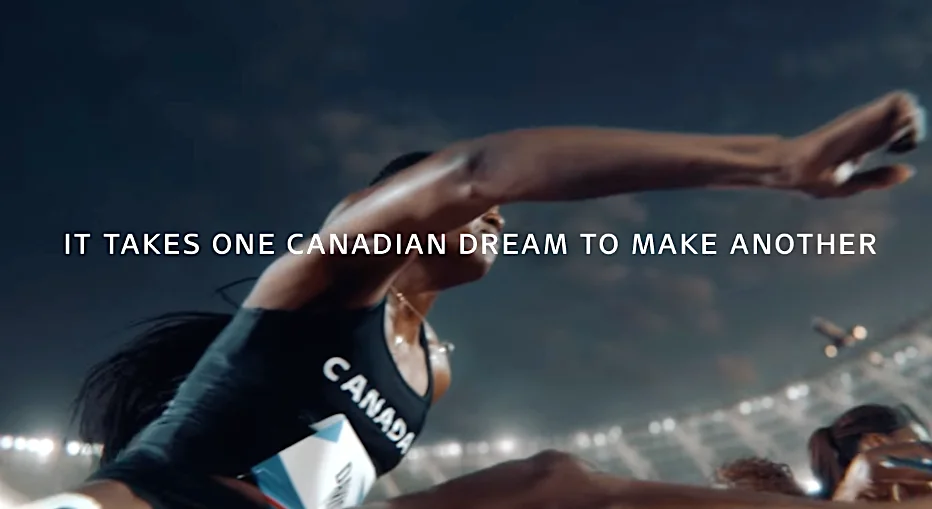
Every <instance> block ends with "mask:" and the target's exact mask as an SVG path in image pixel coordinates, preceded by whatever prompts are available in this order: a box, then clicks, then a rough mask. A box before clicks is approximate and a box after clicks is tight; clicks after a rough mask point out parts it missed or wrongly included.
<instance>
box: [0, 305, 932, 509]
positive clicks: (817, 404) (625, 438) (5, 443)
mask: <svg viewBox="0 0 932 509" xmlns="http://www.w3.org/2000/svg"><path fill="white" fill-rule="evenodd" d="M928 328H929V329H930V330H932V314H930V320H929V324H928ZM855 332H856V331H855ZM930 389H932V339H930V338H929V336H927V335H925V334H920V333H918V332H916V331H915V330H913V331H909V332H906V333H904V334H902V335H900V336H895V337H893V338H890V339H887V340H884V341H878V342H876V343H875V344H874V345H873V346H872V349H871V350H870V351H866V352H864V353H863V354H862V355H860V356H857V357H852V358H845V359H843V360H842V361H841V362H840V363H838V364H835V365H833V366H832V368H831V369H829V370H828V371H823V372H820V373H816V374H814V375H813V376H811V377H804V379H801V380H797V381H794V382H793V383H790V384H787V385H784V386H782V387H780V388H777V389H776V390H774V391H771V392H769V393H767V394H762V395H760V396H758V397H754V398H748V399H745V400H743V401H740V402H737V403H735V404H732V405H727V406H724V407H720V408H712V409H709V410H708V411H703V412H693V413H685V414H679V415H668V416H661V417H658V418H654V419H653V420H651V419H650V418H647V419H644V420H642V421H640V423H638V422H637V421H626V422H625V423H624V424H625V426H624V429H623V428H622V426H621V425H619V424H614V425H611V426H606V427H604V428H589V429H588V430H585V431H583V430H579V431H577V432H575V433H570V434H567V435H562V436H557V437H549V438H547V437H545V438H539V439H537V438H534V437H527V436H525V435H523V434H520V432H519V431H516V432H515V435H512V436H505V437H499V438H498V439H494V440H487V441H475V442H459V441H451V440H447V441H441V442H438V443H436V444H428V445H420V446H417V447H414V448H413V449H412V450H411V452H410V454H409V455H408V461H406V462H405V463H404V464H403V465H402V466H401V467H400V468H398V469H396V470H395V471H393V472H392V474H390V475H389V476H388V477H387V478H386V479H385V480H383V481H382V482H381V483H380V484H379V486H381V487H380V488H377V490H381V491H379V492H378V493H379V494H380V495H379V494H377V497H378V496H383V497H385V496H392V495H396V494H398V493H404V492H410V491H414V490H417V489H424V488H427V487H429V486H431V485H433V484H436V483H437V482H442V481H443V480H445V479H448V478H451V477H454V476H457V475H462V474H465V473H468V472H471V471H473V470H476V469H479V468H483V467H486V466H489V465H491V464H494V463H497V462H499V461H501V460H502V459H512V458H516V457H524V456H527V455H530V454H533V453H535V452H538V451H539V450H541V449H543V448H556V449H564V450H568V451H571V452H574V453H576V454H579V455H580V456H582V457H583V458H584V459H586V460H587V461H591V462H593V463H594V464H597V465H599V467H600V468H602V469H604V470H605V471H609V472H616V473H618V474H620V475H625V476H631V477H636V478H642V479H653V480H664V481H671V482H685V483H692V484H708V483H709V473H710V472H713V471H714V469H715V468H716V467H717V466H719V465H720V464H721V462H724V461H729V460H732V459H737V458H740V457H747V456H755V455H756V456H766V457H769V458H771V459H773V460H775V461H780V462H782V463H787V464H790V465H796V466H797V467H796V468H794V472H795V474H796V476H797V479H798V481H799V482H800V484H801V485H802V486H803V487H804V488H805V489H806V490H807V491H810V492H813V491H818V489H819V486H818V483H816V482H815V480H814V479H813V478H812V476H811V475H810V474H809V472H808V468H806V467H804V466H800V465H805V464H806V463H807V459H806V455H805V437H806V436H808V434H809V433H811V432H812V430H813V429H815V428H816V427H818V426H823V425H825V424H826V423H827V422H829V421H830V420H831V419H833V418H834V417H836V416H837V415H838V414H839V413H840V412H841V411H843V409H844V408H846V407H848V406H851V405H854V404H859V403H865V402H879V403H896V402H902V403H906V404H908V405H909V406H911V407H913V409H914V410H915V412H916V414H917V415H918V416H920V418H922V419H923V420H925V419H926V418H927V417H929V416H932V390H930ZM930 420H932V419H930ZM519 437H520V439H519ZM101 452H102V447H101V446H100V445H99V444H88V443H83V442H79V441H65V440H61V439H56V438H53V437H41V436H26V435H0V459H2V460H3V461H0V479H3V480H4V481H5V482H7V483H8V484H9V485H10V486H11V487H12V488H13V489H14V490H17V491H20V492H22V493H24V494H27V495H28V496H34V493H33V492H35V493H37V495H36V496H41V495H43V494H47V493H39V492H38V488H36V489H35V490H33V491H29V490H28V489H21V486H20V485H17V484H15V483H13V482H12V480H11V479H14V478H17V479H19V478H22V475H20V474H17V472H26V473H28V475H29V476H31V477H30V478H31V479H37V481H35V483H36V484H34V485H35V486H38V484H37V483H39V481H38V479H40V474H41V473H42V472H50V471H51V470H53V469H55V468H59V469H64V470H66V471H67V472H71V473H68V474H61V473H58V474H55V476H57V477H54V476H53V477H54V478H55V479H62V478H64V479H67V480H69V482H72V483H77V482H80V481H81V480H82V479H83V478H85V477H86V475H87V474H88V473H90V470H91V469H92V468H93V465H94V463H95V462H94V461H93V460H94V459H96V457H99V455H100V454H101ZM17 458H23V460H22V461H20V460H18V459H17ZM69 465H70V466H69ZM4 469H6V470H4ZM10 469H18V470H10ZM68 469H70V470H68ZM11 472H12V473H13V475H12V477H11V476H10V475H7V474H9V473H11ZM41 475H44V474H41ZM49 475H51V474H49ZM17 476H19V477H17ZM19 482H21V483H26V481H23V480H22V479H20V481H19ZM55 482H63V481H55ZM49 485H50V486H51V485H53V484H49ZM44 489H46V490H49V489H56V488H44ZM11 493H14V492H11ZM4 498H6V499H11V500H12V499H13V498H11V497H10V496H8V495H6V494H4V493H3V492H2V491H0V499H4ZM2 507H3V506H2V504H0V509H2Z"/></svg>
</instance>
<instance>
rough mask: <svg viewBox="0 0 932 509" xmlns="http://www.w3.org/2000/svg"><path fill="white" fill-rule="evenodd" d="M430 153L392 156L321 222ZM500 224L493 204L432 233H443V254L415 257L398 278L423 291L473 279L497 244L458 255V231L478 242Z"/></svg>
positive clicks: (491, 257) (483, 269) (488, 261)
mask: <svg viewBox="0 0 932 509" xmlns="http://www.w3.org/2000/svg"><path fill="white" fill-rule="evenodd" d="M433 155H434V154H433V153H432V152H411V153H408V154H404V155H402V156H400V157H397V158H395V159H394V160H392V161H391V162H390V163H388V164H387V165H386V166H385V167H384V168H383V169H382V171H380V172H379V174H378V175H376V176H375V178H374V179H372V181H371V182H370V183H369V187H368V188H366V189H364V190H362V191H360V192H358V193H354V194H352V195H350V196H348V197H347V198H346V199H344V200H343V201H341V202H340V203H339V204H337V206H336V207H334V208H333V210H332V211H331V212H330V215H329V216H328V218H327V220H326V221H325V224H326V223H327V222H329V221H330V220H331V219H332V218H334V217H336V216H337V215H338V214H339V213H340V212H343V211H345V210H346V209H347V208H349V207H350V206H352V205H353V204H354V203H356V202H358V201H359V200H360V199H362V198H363V197H365V196H367V195H369V194H370V193H371V192H372V191H373V190H375V189H377V188H378V187H380V186H381V185H382V184H384V183H386V182H388V181H390V180H391V179H393V178H394V177H395V176H396V175H398V174H399V173H401V172H403V171H406V170H408V169H409V168H412V167H413V166H415V165H417V164H419V163H421V162H424V161H426V160H428V159H430V158H431V157H432V156H433ZM504 226H505V220H504V219H503V218H502V215H501V212H500V210H499V207H498V206H494V207H490V208H489V209H488V210H487V211H485V212H484V213H483V214H481V215H480V216H479V217H476V218H474V219H473V220H472V221H470V222H468V223H466V224H464V225H462V226H460V227H459V228H456V229H455V230H452V231H449V232H435V233H437V234H441V233H443V234H446V235H445V238H446V247H447V251H446V255H444V256H439V255H424V256H418V257H417V259H415V260H413V261H412V262H411V263H410V264H408V265H407V266H406V267H405V269H404V273H403V275H402V276H401V277H409V278H416V280H417V281H418V283H419V284H418V287H420V288H424V289H425V290H427V291H437V290H443V289H446V288H450V287H453V286H457V285H461V284H464V283H470V282H472V281H475V280H477V279H479V278H481V277H482V276H484V275H486V274H487V273H488V272H489V269H491V268H492V264H493V263H494V262H495V259H496V255H497V252H498V251H499V250H500V249H501V247H500V246H499V245H496V246H495V249H494V250H492V249H485V250H483V249H482V246H481V245H479V246H477V249H475V251H473V252H472V253H471V254H466V255H461V254H459V253H460V239H461V237H460V234H462V233H468V234H471V235H472V236H474V237H475V238H476V239H477V240H479V241H480V242H481V239H482V236H483V234H484V235H492V236H494V237H495V238H498V236H499V234H500V233H501V232H502V228H504ZM386 233H391V232H386ZM467 242H471V241H467ZM469 247H472V246H469ZM425 248H426V245H425Z"/></svg>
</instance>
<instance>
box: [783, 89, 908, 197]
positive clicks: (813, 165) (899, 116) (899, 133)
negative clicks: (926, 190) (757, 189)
mask: <svg viewBox="0 0 932 509" xmlns="http://www.w3.org/2000/svg"><path fill="white" fill-rule="evenodd" d="M925 134H926V118H925V109H924V108H922V107H921V106H920V105H919V103H918V101H917V100H916V98H915V96H913V95H912V94H908V93H905V92H895V93H892V94H888V95H886V96H884V97H881V98H880V99H877V100H876V101H874V102H872V103H869V104H867V105H865V106H862V107H860V108H858V109H855V110H853V111H850V112H848V113H846V114H844V115H842V116H840V117H838V118H837V119H835V120H833V121H832V122H829V123H828V124H826V125H824V126H822V127H820V128H818V129H816V130H814V131H812V132H809V133H807V134H805V135H803V136H800V137H798V138H793V139H790V140H788V141H787V142H786V143H784V144H783V146H782V147H781V149H780V150H781V154H780V159H781V161H782V164H781V166H782V168H783V171H782V172H781V174H780V175H779V176H778V177H775V178H774V179H773V181H772V182H768V183H767V187H772V188H779V189H791V190H797V191H802V192H804V193H806V194H809V195H811V196H814V197H816V198H840V197H845V196H851V195H854V194H858V193H861V192H864V191H869V190H874V189H886V188H889V187H893V186H895V185H897V184H901V183H903V182H905V181H906V180H908V179H909V178H910V177H912V175H913V169H912V168H911V167H910V166H909V165H906V164H891V165H886V166H880V167H877V168H872V169H869V170H867V171H861V168H860V167H861V164H862V163H863V162H864V159H865V158H866V157H867V156H868V155H870V154H871V153H873V152H875V151H881V150H882V151H885V152H888V153H894V154H902V153H905V152H909V151H911V150H913V149H914V148H916V147H917V146H918V145H919V143H921V142H922V141H923V139H924V138H925Z"/></svg>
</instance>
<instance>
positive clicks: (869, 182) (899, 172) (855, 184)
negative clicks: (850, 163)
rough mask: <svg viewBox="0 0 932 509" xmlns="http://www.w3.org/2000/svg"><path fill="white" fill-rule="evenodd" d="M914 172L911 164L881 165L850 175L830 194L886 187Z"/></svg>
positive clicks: (839, 194) (908, 177) (835, 194)
mask: <svg viewBox="0 0 932 509" xmlns="http://www.w3.org/2000/svg"><path fill="white" fill-rule="evenodd" d="M915 173H916V172H915V170H913V168H912V167H911V166H909V165H905V164H895V165H891V166H881V167H880V168H874V169H872V170H868V171H864V172H861V173H856V174H854V175H852V176H851V178H849V179H848V180H847V181H846V182H844V183H843V184H841V185H839V186H838V187H837V189H836V191H835V192H832V193H831V196H832V197H844V196H852V195H855V194H859V193H863V192H864V191H874V190H878V189H887V188H890V187H893V186H896V185H899V184H902V183H903V182H906V181H907V180H909V179H911V178H912V177H913V175H915Z"/></svg>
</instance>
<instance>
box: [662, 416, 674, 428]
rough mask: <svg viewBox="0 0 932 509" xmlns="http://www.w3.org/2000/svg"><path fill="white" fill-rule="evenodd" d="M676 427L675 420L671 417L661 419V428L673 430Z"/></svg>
mask: <svg viewBox="0 0 932 509" xmlns="http://www.w3.org/2000/svg"><path fill="white" fill-rule="evenodd" d="M675 429H676V421H675V420H673V418H672V417H667V418H666V419H664V420H663V430H664V431H673V430H675Z"/></svg>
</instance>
